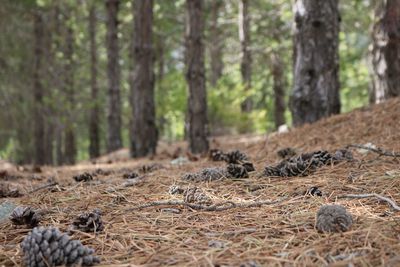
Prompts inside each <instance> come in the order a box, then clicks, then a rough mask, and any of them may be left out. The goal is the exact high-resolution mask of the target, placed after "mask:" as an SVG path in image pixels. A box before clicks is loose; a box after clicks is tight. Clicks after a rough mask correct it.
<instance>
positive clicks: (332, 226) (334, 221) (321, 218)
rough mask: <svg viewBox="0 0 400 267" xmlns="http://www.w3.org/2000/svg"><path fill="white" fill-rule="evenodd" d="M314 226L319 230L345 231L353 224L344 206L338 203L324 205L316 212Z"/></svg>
mask: <svg viewBox="0 0 400 267" xmlns="http://www.w3.org/2000/svg"><path fill="white" fill-rule="evenodd" d="M316 221H317V222H316V228H317V230H318V231H319V232H328V233H337V232H345V231H347V230H349V229H350V227H351V225H352V224H353V218H352V216H351V214H350V213H348V212H347V211H346V209H345V207H343V206H340V205H324V206H322V207H321V208H320V209H319V211H318V213H317V220H316Z"/></svg>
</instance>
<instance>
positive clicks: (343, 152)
mask: <svg viewBox="0 0 400 267" xmlns="http://www.w3.org/2000/svg"><path fill="white" fill-rule="evenodd" d="M332 160H333V162H334V163H337V162H339V161H344V160H353V154H352V153H351V151H350V150H348V149H339V150H336V151H335V153H334V155H333V157H332Z"/></svg>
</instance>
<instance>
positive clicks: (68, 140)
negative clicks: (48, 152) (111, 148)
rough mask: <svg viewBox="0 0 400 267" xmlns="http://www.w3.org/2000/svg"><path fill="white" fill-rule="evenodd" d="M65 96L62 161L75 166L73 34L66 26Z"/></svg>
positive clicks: (70, 28)
mask: <svg viewBox="0 0 400 267" xmlns="http://www.w3.org/2000/svg"><path fill="white" fill-rule="evenodd" d="M65 45H66V47H65V83H64V85H65V94H66V98H67V107H68V109H67V120H66V121H67V123H66V124H65V142H64V145H65V146H64V153H65V155H64V159H65V163H67V164H75V157H76V140H75V116H74V107H75V89H74V63H73V61H74V59H73V54H74V32H73V29H72V27H70V26H67V29H66V36H65Z"/></svg>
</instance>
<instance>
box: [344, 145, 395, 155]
mask: <svg viewBox="0 0 400 267" xmlns="http://www.w3.org/2000/svg"><path fill="white" fill-rule="evenodd" d="M349 147H355V148H361V149H365V150H368V151H372V152H375V153H377V154H378V155H380V156H388V157H395V158H397V157H400V153H398V152H393V151H388V150H385V149H382V148H379V147H377V148H374V147H370V146H364V145H359V144H351V145H348V146H347V148H349Z"/></svg>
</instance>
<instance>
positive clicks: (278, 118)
mask: <svg viewBox="0 0 400 267" xmlns="http://www.w3.org/2000/svg"><path fill="white" fill-rule="evenodd" d="M280 57H281V55H280V54H274V55H273V57H272V69H271V72H272V79H273V89H274V104H275V105H274V106H275V109H274V120H275V127H276V129H278V127H279V126H281V125H283V124H285V122H286V121H285V110H286V105H285V86H286V84H285V74H284V63H283V62H282V59H281V58H280Z"/></svg>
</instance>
